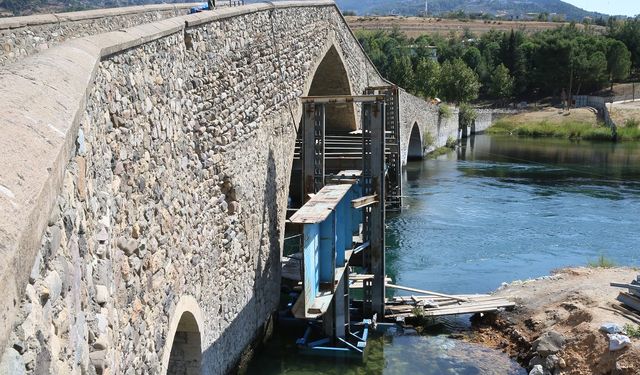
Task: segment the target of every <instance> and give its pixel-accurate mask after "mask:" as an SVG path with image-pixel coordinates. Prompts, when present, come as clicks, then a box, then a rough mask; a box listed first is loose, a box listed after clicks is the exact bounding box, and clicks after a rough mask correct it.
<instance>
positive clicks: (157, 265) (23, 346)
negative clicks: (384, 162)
mask: <svg viewBox="0 0 640 375" xmlns="http://www.w3.org/2000/svg"><path fill="white" fill-rule="evenodd" d="M185 13H186V11H185V7H180V6H157V7H155V8H145V7H142V8H136V10H135V11H132V10H131V9H121V10H108V11H93V12H79V13H70V14H67V15H64V16H61V15H58V16H56V17H53V19H49V18H50V17H49V18H48V17H46V16H37V17H22V18H14V19H6V20H0V47H2V46H4V47H3V48H0V50H1V51H2V55H1V56H0V98H2V99H1V102H2V106H1V108H0V124H1V127H0V134H1V136H0V255H1V257H0V284H1V285H2V286H3V298H2V299H1V301H0V312H1V319H0V348H1V350H2V361H1V362H2V364H1V365H0V373H2V371H5V372H7V373H11V374H22V373H53V374H77V373H86V374H94V373H95V374H166V373H170V374H171V373H181V374H182V373H196V372H197V369H198V368H201V369H202V373H204V374H220V373H225V372H228V371H229V370H230V369H232V368H233V367H234V366H235V365H236V364H237V363H238V361H239V360H240V359H241V357H242V353H243V352H244V351H245V350H246V349H247V348H248V347H250V346H251V343H252V342H254V341H255V340H256V339H259V338H260V337H261V335H263V334H264V333H265V332H268V331H269V330H270V316H271V315H272V313H273V312H274V310H275V309H276V307H277V303H278V296H279V282H280V263H279V256H280V249H281V244H282V241H283V236H284V233H283V228H284V221H285V212H286V204H287V196H288V191H287V190H288V186H289V179H290V175H291V168H292V161H293V154H294V144H295V139H296V129H297V127H298V124H299V123H300V119H301V115H302V105H301V102H300V99H299V98H300V97H301V96H305V95H310V94H311V95H333V94H361V93H362V92H363V90H364V89H365V88H366V87H368V86H379V85H385V84H388V83H387V82H385V81H384V79H383V78H382V77H381V76H380V74H379V73H378V72H377V71H376V69H375V67H374V66H373V65H372V63H371V62H370V61H369V60H368V58H367V57H366V55H365V54H364V52H363V50H362V49H361V47H360V45H359V44H358V42H357V40H356V39H355V38H354V36H353V34H352V33H351V31H350V30H349V28H348V26H347V24H346V23H345V21H344V19H343V18H342V15H341V14H340V12H339V11H338V9H337V8H336V6H335V5H334V3H333V2H331V1H299V2H276V3H258V4H252V5H246V6H241V7H233V8H220V9H216V10H213V11H208V12H202V13H197V14H192V15H186V14H185ZM152 21H153V22H152ZM94 29H97V30H98V31H100V32H101V33H99V34H95V35H89V36H85V35H87V34H90V33H91V30H94ZM111 29H113V30H111ZM21 36H22V37H21ZM21 38H31V39H29V40H31V41H32V42H33V41H35V42H33V43H31V44H30V45H29V44H28V43H27V44H25V43H23V42H24V40H23V39H21ZM25 40H26V39H25ZM34 43H35V44H34ZM34 46H35V47H34ZM400 105H401V106H400V116H401V126H402V129H401V137H402V139H401V144H402V147H401V148H402V158H403V160H404V161H406V160H407V158H408V157H421V156H422V155H423V153H424V152H425V150H426V149H427V148H429V147H436V146H440V145H443V144H444V143H445V142H446V140H447V138H449V137H455V136H456V134H457V120H455V119H453V118H452V119H441V118H439V116H438V111H437V108H435V107H432V106H430V105H429V104H427V103H426V102H424V101H423V100H421V99H418V98H416V97H413V96H411V95H409V94H407V93H406V92H404V91H401V94H400ZM359 116H360V115H359V111H358V108H356V107H355V106H353V105H351V106H344V107H340V108H336V109H335V111H334V112H331V113H327V119H328V126H330V127H334V128H335V129H337V130H353V129H356V128H357V126H358V125H357V124H358V123H359ZM454 117H457V116H454ZM172 353H174V354H175V356H174V357H172ZM176 358H179V360H176Z"/></svg>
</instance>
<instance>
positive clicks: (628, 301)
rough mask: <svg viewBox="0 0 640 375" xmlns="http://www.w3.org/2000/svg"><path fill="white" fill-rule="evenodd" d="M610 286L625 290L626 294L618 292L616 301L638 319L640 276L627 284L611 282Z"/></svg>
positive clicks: (639, 314) (639, 310) (639, 312)
mask: <svg viewBox="0 0 640 375" xmlns="http://www.w3.org/2000/svg"><path fill="white" fill-rule="evenodd" d="M610 285H611V286H615V287H618V288H626V289H627V292H620V294H619V295H618V298H617V299H618V301H620V302H622V304H623V305H624V306H625V307H626V308H627V310H629V312H630V313H632V314H634V315H635V316H636V318H637V317H640V275H638V276H637V277H636V279H635V280H633V281H631V283H629V284H625V283H616V282H613V283H610ZM614 307H615V306H614Z"/></svg>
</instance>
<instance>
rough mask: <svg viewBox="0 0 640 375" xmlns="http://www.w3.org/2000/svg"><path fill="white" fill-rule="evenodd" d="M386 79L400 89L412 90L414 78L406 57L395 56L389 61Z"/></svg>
mask: <svg viewBox="0 0 640 375" xmlns="http://www.w3.org/2000/svg"><path fill="white" fill-rule="evenodd" d="M387 74H388V78H389V80H391V82H393V83H395V84H396V85H398V86H400V87H404V88H406V89H408V90H412V89H413V88H414V85H415V82H414V80H415V76H414V74H413V65H412V64H411V59H410V58H409V56H408V55H400V56H396V57H394V58H393V59H392V60H391V65H390V66H389V69H388V72H387Z"/></svg>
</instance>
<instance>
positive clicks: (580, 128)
mask: <svg viewBox="0 0 640 375" xmlns="http://www.w3.org/2000/svg"><path fill="white" fill-rule="evenodd" d="M487 133H489V134H513V135H521V136H528V137H557V138H569V139H588V140H602V141H611V140H613V134H612V132H611V129H609V128H608V127H606V126H604V125H597V126H593V125H592V124H589V123H584V122H578V121H564V122H561V123H558V124H554V123H550V122H547V121H540V122H526V123H518V122H515V121H509V120H508V119H501V120H498V121H496V123H495V124H493V125H492V126H491V127H490V128H489V129H487Z"/></svg>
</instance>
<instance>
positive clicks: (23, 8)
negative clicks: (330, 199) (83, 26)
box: [0, 0, 206, 16]
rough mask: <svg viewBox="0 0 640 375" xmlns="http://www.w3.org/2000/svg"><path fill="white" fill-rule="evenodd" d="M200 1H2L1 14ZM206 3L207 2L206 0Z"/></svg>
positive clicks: (193, 0)
mask: <svg viewBox="0 0 640 375" xmlns="http://www.w3.org/2000/svg"><path fill="white" fill-rule="evenodd" d="M198 1H199V0H0V14H2V15H14V16H25V15H30V14H36V13H52V12H70V11H75V10H85V9H98V8H115V7H123V6H132V5H144V4H162V3H187V2H198ZM204 2H206V0H204Z"/></svg>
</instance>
